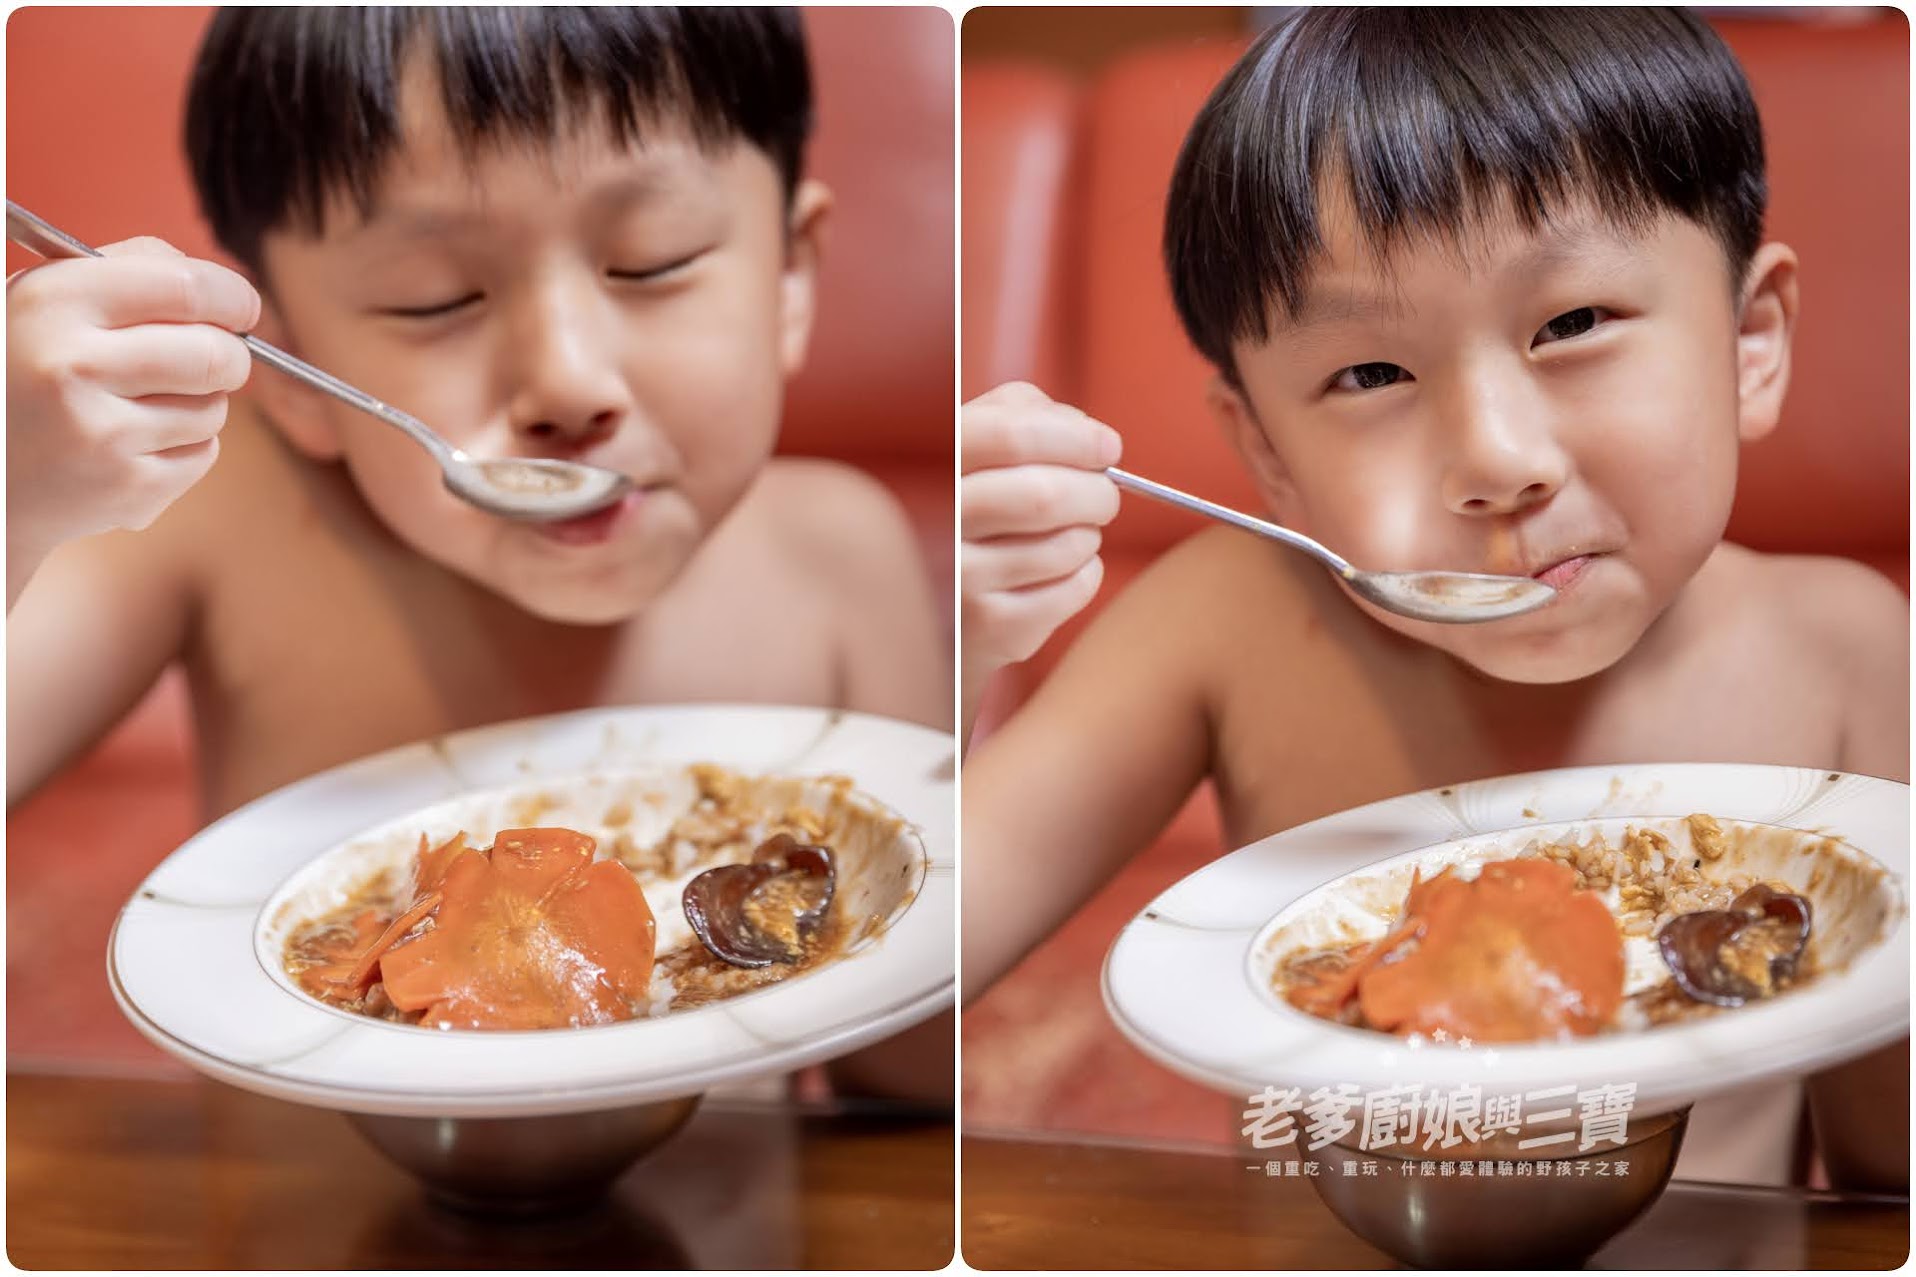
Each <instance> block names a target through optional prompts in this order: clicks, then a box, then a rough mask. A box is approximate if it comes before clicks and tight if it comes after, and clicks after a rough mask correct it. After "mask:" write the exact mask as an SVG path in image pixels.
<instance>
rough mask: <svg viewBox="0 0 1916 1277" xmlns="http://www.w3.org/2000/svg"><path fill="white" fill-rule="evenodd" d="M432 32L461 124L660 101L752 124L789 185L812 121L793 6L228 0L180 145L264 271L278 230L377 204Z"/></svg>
mask: <svg viewBox="0 0 1916 1277" xmlns="http://www.w3.org/2000/svg"><path fill="white" fill-rule="evenodd" d="M419 49H423V50H424V51H425V52H426V53H427V54H428V56H429V57H430V58H431V60H432V63H433V64H434V66H435V67H436V68H437V69H438V79H439V82H440V86H441V98H442V101H443V104H444V107H445V113H446V117H447V119H448V120H449V121H450V122H451V125H452V128H453V129H454V131H455V133H456V135H457V136H458V138H459V139H460V141H461V142H462V143H464V144H466V145H468V146H472V147H477V146H478V144H480V143H481V142H484V141H490V140H493V139H495V138H510V137H520V138H528V139H535V140H544V139H547V138H550V137H552V136H554V134H555V133H556V131H557V130H558V129H559V128H560V127H561V126H562V125H563V123H564V122H565V119H566V116H567V114H568V113H569V112H571V111H575V110H578V109H581V108H585V107H590V106H594V105H597V106H601V107H603V108H604V109H605V111H606V118H608V119H609V120H610V121H611V123H612V126H613V128H614V130H615V132H616V134H617V136H618V137H619V138H620V140H621V141H632V140H635V139H637V138H639V137H640V136H641V135H642V133H643V130H644V129H645V127H646V126H647V125H650V124H653V123H655V122H657V121H658V120H661V119H673V120H682V121H685V122H686V123H688V124H689V125H690V126H691V128H692V130H693V132H694V135H695V136H696V137H697V138H698V139H699V141H700V142H701V143H707V144H711V143H720V142H725V141H729V140H732V139H743V140H745V141H747V142H749V143H751V144H752V145H754V146H756V147H758V148H759V149H760V150H762V151H764V152H765V153H766V154H767V155H768V156H770V157H771V159H772V160H773V161H774V162H775V163H776V164H777V165H778V167H779V171H780V173H781V174H782V175H783V177H784V180H785V189H786V194H787V196H788V197H789V196H790V194H791V191H792V189H793V187H794V186H795V185H796V184H797V182H798V177H799V171H800V168H801V165H802V162H803V156H804V149H805V141H806V138H807V136H808V135H809V134H810V132H811V126H812V85H811V72H810V68H809V66H808V64H807V60H806V51H805V34H804V28H803V26H802V24H801V23H800V21H799V18H798V15H797V13H796V12H795V11H793V10H790V9H770V8H631V7H620V8H591V9H585V8H578V9H570V8H515V9H478V8H457V9H455V8H444V9H427V8H363V9H347V8H331V7H327V8H312V7H305V6H298V7H282V8H228V9H222V10H220V11H219V13H218V14H216V15H215V16H214V18H213V21H212V24H211V26H210V27H209V28H208V29H207V32H206V38H205V40H204V41H203V42H202V44H201V46H200V52H199V59H198V62H197V64H196V65H195V67H194V71H193V79H192V84H191V87H190V88H189V89H188V92H187V104H186V151H187V159H188V162H189V164H190V165H191V167H192V172H193V181H194V185H195V186H196V187H197V188H198V190H199V196H200V204H201V207H202V208H203V209H204V211H205V213H206V217H207V220H208V221H209V222H211V223H212V227H213V233H214V235H215V237H216V238H217V239H218V240H219V242H220V244H221V245H222V246H223V247H224V248H225V249H226V250H227V251H228V252H230V253H232V254H233V255H234V256H235V257H236V258H238V259H239V260H240V261H241V262H242V263H244V264H245V265H246V266H247V267H249V268H251V269H252V270H254V271H255V272H256V273H257V271H258V269H259V264H260V263H259V252H260V240H261V237H262V236H263V235H265V233H266V232H268V231H270V230H273V229H275V228H277V227H279V226H282V225H287V224H289V223H293V222H295V221H296V222H297V224H299V225H302V226H304V227H306V228H308V229H311V230H313V231H315V232H317V231H318V229H319V228H320V226H321V225H322V224H323V213H324V209H325V207H326V202H327V200H328V198H329V197H330V196H332V195H333V194H334V193H335V192H338V191H345V192H348V193H350V195H351V196H352V198H353V199H354V201H355V202H356V203H357V204H358V206H359V208H360V210H361V211H362V212H365V211H367V210H369V209H370V207H371V203H372V200H373V197H374V194H375V192H374V189H373V188H374V182H375V180H376V178H377V176H378V174H379V170H380V166H381V165H382V164H383V163H384V161H385V160H386V159H387V158H388V157H389V156H390V154H391V152H392V150H393V148H394V147H395V146H396V145H397V144H398V142H399V77H400V73H401V70H402V68H403V66H404V63H405V59H406V58H407V57H408V56H409V55H410V54H412V53H413V52H414V51H415V50H419Z"/></svg>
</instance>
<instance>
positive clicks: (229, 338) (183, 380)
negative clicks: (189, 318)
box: [78, 324, 253, 399]
mask: <svg viewBox="0 0 1916 1277" xmlns="http://www.w3.org/2000/svg"><path fill="white" fill-rule="evenodd" d="M96 341H97V349H96V350H95V351H94V352H93V355H92V358H91V359H86V358H82V359H81V360H79V361H78V363H79V369H78V370H79V371H80V372H81V373H82V375H85V376H86V377H88V379H89V380H92V381H94V382H96V383H97V384H98V385H100V386H101V387H102V388H103V389H105V390H109V391H111V392H113V393H114V394H116V395H120V396H123V397H125V398H128V399H138V398H142V397H144V396H146V395H211V394H219V393H221V392H224V391H232V390H238V389H239V388H240V387H241V386H243V385H245V384H246V378H247V376H248V374H249V373H251V371H252V367H253V356H252V353H251V352H250V351H248V350H247V349H246V344H245V343H244V342H242V341H241V340H240V339H239V338H238V337H235V336H234V335H233V334H232V333H230V332H227V331H226V330H225V329H223V328H216V327H214V326H213V325H211V324H139V325H136V326H134V327H131V328H122V329H119V330H117V331H116V332H114V333H112V334H110V335H105V336H100V335H96Z"/></svg>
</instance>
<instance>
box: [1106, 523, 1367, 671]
mask: <svg viewBox="0 0 1916 1277" xmlns="http://www.w3.org/2000/svg"><path fill="white" fill-rule="evenodd" d="M1095 625H1096V627H1097V628H1098V629H1099V630H1101V631H1102V638H1103V639H1104V641H1105V642H1107V643H1113V644H1115V645H1117V646H1118V647H1121V648H1128V649H1130V648H1139V647H1145V648H1148V649H1149V651H1150V653H1151V660H1152V661H1153V662H1154V668H1155V669H1157V670H1158V671H1159V673H1160V675H1162V676H1165V677H1171V676H1173V675H1175V674H1177V673H1179V672H1181V673H1182V674H1183V675H1184V677H1185V681H1186V682H1188V683H1189V684H1190V685H1192V686H1194V687H1200V688H1204V689H1207V690H1206V691H1205V692H1204V694H1205V695H1207V696H1209V697H1212V698H1214V699H1228V698H1229V697H1230V696H1231V694H1232V689H1233V688H1234V687H1236V686H1237V685H1238V684H1239V681H1240V680H1241V679H1243V678H1245V677H1254V678H1255V679H1256V680H1258V681H1260V682H1264V683H1269V682H1272V681H1273V680H1275V681H1277V682H1282V681H1284V680H1285V679H1286V678H1288V677H1289V674H1287V673H1286V671H1291V672H1296V673H1298V674H1300V675H1302V674H1303V673H1304V672H1305V671H1306V669H1307V667H1308V665H1309V657H1310V654H1311V650H1312V649H1313V648H1314V647H1316V646H1317V645H1319V644H1320V643H1321V642H1322V640H1323V638H1324V636H1325V633H1326V630H1327V629H1337V630H1339V631H1340V632H1341V631H1343V630H1344V629H1346V628H1348V629H1349V630H1350V631H1351V633H1349V634H1348V635H1345V634H1341V633H1340V636H1339V639H1340V641H1343V642H1348V643H1361V642H1364V641H1366V635H1365V634H1364V628H1365V627H1366V626H1368V625H1369V622H1368V620H1367V618H1365V617H1364V616H1363V615H1362V614H1361V613H1359V612H1358V611H1357V609H1356V608H1354V607H1353V606H1351V604H1350V603H1348V602H1347V601H1345V600H1344V599H1342V598H1341V597H1339V594H1338V590H1337V587H1336V586H1334V585H1333V584H1331V582H1330V580H1329V578H1328V576H1327V575H1326V574H1325V573H1324V572H1323V571H1322V570H1321V569H1319V568H1317V567H1316V566H1315V565H1314V564H1311V563H1310V562H1308V561H1307V560H1305V559H1303V558H1302V557H1301V556H1299V555H1296V554H1294V553H1292V552H1291V551H1288V550H1286V549H1284V548H1282V547H1281V546H1276V545H1273V544H1271V543H1270V542H1268V541H1265V540H1263V539H1261V538H1259V537H1256V536H1251V535H1248V534H1246V533H1243V532H1240V531H1237V530H1235V529H1232V528H1205V529H1202V530H1200V531H1198V532H1196V533H1193V534H1192V535H1191V536H1188V537H1186V538H1185V539H1184V540H1182V541H1180V542H1178V543H1177V544H1176V545H1175V546H1173V547H1171V548H1170V549H1169V550H1166V551H1164V552H1163V553H1162V554H1159V555H1158V556H1157V557H1156V558H1155V559H1154V560H1152V561H1151V562H1150V563H1149V564H1148V565H1147V566H1145V567H1144V568H1143V569H1142V570H1141V571H1139V572H1138V574H1137V577H1136V579H1135V580H1132V581H1131V582H1130V583H1129V584H1127V585H1126V586H1124V588H1123V589H1122V590H1121V591H1120V592H1119V594H1118V596H1117V597H1116V598H1114V599H1112V600H1111V601H1110V602H1109V603H1108V604H1107V605H1106V607H1105V608H1104V609H1103V611H1102V612H1100V614H1099V615H1098V617H1097V620H1096V622H1095ZM1371 628H1375V627H1371Z"/></svg>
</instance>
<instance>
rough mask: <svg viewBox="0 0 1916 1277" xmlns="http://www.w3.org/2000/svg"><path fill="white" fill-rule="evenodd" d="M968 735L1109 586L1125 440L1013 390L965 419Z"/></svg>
mask: <svg viewBox="0 0 1916 1277" xmlns="http://www.w3.org/2000/svg"><path fill="white" fill-rule="evenodd" d="M959 435H960V443H959V448H960V454H961V455H960V467H961V471H962V475H963V478H962V479H961V480H960V483H959V498H958V503H959V510H960V516H961V518H962V519H963V521H964V522H963V528H964V548H963V553H962V555H961V557H960V564H959V576H960V579H961V582H962V589H963V605H964V606H963V616H962V625H963V631H964V673H963V683H964V686H963V694H964V717H965V722H964V728H965V732H966V734H967V735H969V733H970V730H971V725H972V718H973V716H974V715H975V713H976V711H977V706H978V698H979V696H980V695H981V694H982V692H983V689H984V684H985V680H987V679H988V678H990V676H991V675H992V674H993V673H995V672H996V671H998V670H999V669H1001V668H1003V667H1004V666H1006V665H1010V664H1012V663H1014V662H1017V661H1022V660H1025V659H1026V658H1028V657H1030V656H1031V654H1032V653H1034V652H1036V651H1037V650H1038V649H1039V648H1040V647H1042V646H1043V645H1044V641H1045V640H1046V639H1048V638H1050V637H1051V635H1052V633H1053V631H1055V630H1056V629H1057V628H1058V627H1059V626H1060V625H1062V624H1064V622H1065V621H1067V620H1068V619H1070V618H1071V617H1072V616H1073V615H1074V614H1076V613H1077V612H1078V611H1079V610H1080V609H1082V608H1083V607H1084V606H1085V604H1087V603H1089V602H1090V601H1091V599H1092V597H1093V596H1094V595H1095V594H1097V592H1098V586H1099V584H1100V583H1101V582H1102V581H1103V580H1104V563H1103V561H1102V560H1101V559H1099V558H1098V546H1099V543H1100V540H1101V536H1102V534H1101V533H1100V531H1099V529H1100V528H1102V527H1103V526H1104V525H1105V524H1107V523H1109V522H1110V521H1111V520H1112V519H1113V518H1114V517H1115V516H1116V515H1117V512H1118V486H1117V484H1115V483H1113V482H1112V481H1111V480H1110V479H1109V478H1108V477H1106V476H1105V475H1104V474H1103V473H1102V471H1103V470H1104V468H1105V467H1106V466H1109V465H1114V464H1116V463H1117V460H1118V454H1119V450H1120V447H1121V444H1120V441H1119V438H1118V433H1117V431H1115V430H1113V429H1111V427H1109V426H1107V425H1104V424H1102V423H1101V422H1098V421H1094V420H1092V419H1091V418H1090V417H1087V416H1086V415H1085V414H1084V413H1082V412H1079V411H1078V410H1077V409H1076V408H1072V407H1070V406H1068V405H1066V404H1061V403H1057V402H1054V401H1053V400H1052V399H1051V398H1050V397H1049V396H1047V395H1046V394H1045V393H1044V392H1043V391H1041V390H1039V389H1038V388H1037V387H1035V386H1029V385H1025V384H1024V383H1022V382H1012V383H1010V384H1008V385H1003V386H999V387H998V388H997V389H995V390H992V391H990V392H988V393H986V394H983V395H980V396H979V397H978V398H976V399H974V400H972V401H971V402H970V403H968V404H966V405H965V406H964V409H963V411H962V413H961V415H960V423H959Z"/></svg>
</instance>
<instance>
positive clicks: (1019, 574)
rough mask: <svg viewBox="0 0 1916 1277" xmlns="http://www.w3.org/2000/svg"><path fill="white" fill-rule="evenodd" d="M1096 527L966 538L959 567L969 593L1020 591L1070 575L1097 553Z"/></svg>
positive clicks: (1097, 532) (1099, 538) (1098, 534)
mask: <svg viewBox="0 0 1916 1277" xmlns="http://www.w3.org/2000/svg"><path fill="white" fill-rule="evenodd" d="M1103 540H1104V536H1103V534H1102V533H1101V532H1099V530H1098V529H1096V528H1065V529H1063V530H1062V531H1059V532H1053V533H1051V534H1050V535H1048V536H1037V537H999V538H997V539H995V540H991V541H977V542H974V541H967V542H965V544H964V551H963V555H962V562H961V565H960V569H959V574H960V577H961V578H962V581H963V586H964V591H965V593H966V594H968V595H979V594H988V593H991V592H992V591H995V590H1021V589H1024V588H1026V587H1028V586H1033V585H1042V584H1043V583H1045V582H1047V581H1056V580H1059V579H1061V578H1063V577H1067V576H1070V575H1071V574H1072V573H1073V572H1076V571H1077V570H1078V569H1079V568H1081V567H1083V566H1084V564H1085V561H1086V560H1087V559H1090V558H1093V557H1095V556H1096V555H1097V553H1098V547H1099V545H1100V544H1102V542H1103Z"/></svg>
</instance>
